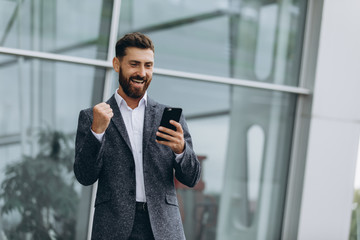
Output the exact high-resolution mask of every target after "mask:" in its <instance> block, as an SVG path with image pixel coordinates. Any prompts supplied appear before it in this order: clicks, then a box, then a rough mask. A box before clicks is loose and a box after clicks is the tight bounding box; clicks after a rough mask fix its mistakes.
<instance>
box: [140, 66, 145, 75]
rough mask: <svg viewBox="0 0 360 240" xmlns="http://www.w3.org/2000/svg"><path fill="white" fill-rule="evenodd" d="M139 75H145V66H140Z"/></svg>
mask: <svg viewBox="0 0 360 240" xmlns="http://www.w3.org/2000/svg"><path fill="white" fill-rule="evenodd" d="M139 75H140V77H145V76H146V71H145V67H144V66H141V67H140V69H139Z"/></svg>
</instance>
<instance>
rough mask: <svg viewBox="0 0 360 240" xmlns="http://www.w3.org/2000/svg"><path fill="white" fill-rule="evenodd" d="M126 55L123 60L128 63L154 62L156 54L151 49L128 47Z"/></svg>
mask: <svg viewBox="0 0 360 240" xmlns="http://www.w3.org/2000/svg"><path fill="white" fill-rule="evenodd" d="M125 53H126V55H125V56H124V57H123V59H124V60H126V61H139V62H154V52H153V51H152V50H151V49H150V48H147V49H142V48H136V47H128V48H126V50H125Z"/></svg>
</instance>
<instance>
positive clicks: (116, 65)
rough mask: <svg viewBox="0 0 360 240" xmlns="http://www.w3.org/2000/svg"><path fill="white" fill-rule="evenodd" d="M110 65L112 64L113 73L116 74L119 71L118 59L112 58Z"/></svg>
mask: <svg viewBox="0 0 360 240" xmlns="http://www.w3.org/2000/svg"><path fill="white" fill-rule="evenodd" d="M112 63H113V68H114V70H115V72H117V73H118V72H119V69H120V61H119V59H118V58H117V57H114V58H113V61H112Z"/></svg>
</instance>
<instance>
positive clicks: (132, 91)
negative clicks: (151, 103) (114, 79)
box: [119, 67, 151, 99]
mask: <svg viewBox="0 0 360 240" xmlns="http://www.w3.org/2000/svg"><path fill="white" fill-rule="evenodd" d="M132 80H143V81H144V83H142V84H143V87H142V88H136V87H134V86H132V85H131V84H132ZM150 82H151V78H150V79H149V78H147V77H141V76H139V75H136V76H131V77H129V78H126V77H125V76H124V75H123V72H122V69H121V67H120V69H119V85H120V86H121V88H122V89H123V91H124V93H125V94H126V95H127V96H128V97H130V98H135V99H138V98H142V97H143V96H144V94H145V92H146V90H147V89H148V87H149V85H150Z"/></svg>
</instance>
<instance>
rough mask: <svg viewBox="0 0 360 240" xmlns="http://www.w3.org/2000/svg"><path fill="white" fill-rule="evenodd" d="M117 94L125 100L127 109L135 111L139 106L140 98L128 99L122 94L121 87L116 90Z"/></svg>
mask: <svg viewBox="0 0 360 240" xmlns="http://www.w3.org/2000/svg"><path fill="white" fill-rule="evenodd" d="M117 92H118V94H119V95H120V96H121V97H122V98H123V99H124V100H125V102H126V104H127V105H128V106H129V108H131V109H135V108H136V107H137V106H138V105H139V102H140V100H141V98H142V97H143V96H141V97H139V98H132V97H129V96H128V95H126V94H125V93H124V91H123V90H122V88H121V87H119V89H118V90H117Z"/></svg>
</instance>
